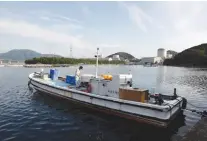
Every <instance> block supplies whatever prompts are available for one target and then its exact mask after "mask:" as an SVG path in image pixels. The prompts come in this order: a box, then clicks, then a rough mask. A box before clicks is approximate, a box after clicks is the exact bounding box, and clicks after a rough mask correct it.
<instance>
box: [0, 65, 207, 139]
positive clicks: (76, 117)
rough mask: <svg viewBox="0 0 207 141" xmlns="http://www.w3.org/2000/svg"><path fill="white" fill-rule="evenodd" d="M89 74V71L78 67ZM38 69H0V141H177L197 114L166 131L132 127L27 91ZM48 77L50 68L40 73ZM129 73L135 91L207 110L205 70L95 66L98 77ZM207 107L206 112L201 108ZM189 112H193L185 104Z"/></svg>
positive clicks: (182, 117) (186, 114) (187, 114)
mask: <svg viewBox="0 0 207 141" xmlns="http://www.w3.org/2000/svg"><path fill="white" fill-rule="evenodd" d="M77 67H78V66H73V67H68V68H58V69H59V70H60V75H62V76H65V75H66V74H74V72H75V69H76V68H77ZM83 67H84V70H83V73H94V74H95V67H94V66H83ZM35 71H40V68H23V67H1V68H0V141H152V140H156V141H178V140H180V139H181V138H182V137H183V136H184V135H185V134H186V133H187V131H188V130H189V129H190V128H191V127H192V126H193V125H195V124H196V123H197V122H198V121H199V119H200V118H201V117H200V115H198V114H196V113H192V112H187V111H184V113H183V115H180V116H178V117H177V118H176V120H174V121H173V123H172V124H171V125H170V127H169V128H167V129H160V128H156V127H153V126H150V125H146V124H142V123H137V122H133V121H129V120H125V119H122V118H118V117H115V116H111V115H105V114H103V113H99V112H97V111H93V110H90V109H87V108H83V107H81V106H79V105H75V104H73V103H70V102H68V101H67V100H61V99H58V98H54V97H50V96H47V95H44V94H40V93H37V92H35V91H33V92H31V91H29V89H28V86H27V84H28V75H29V74H30V73H32V72H35ZM44 71H45V72H49V68H45V69H44ZM128 72H131V73H132V74H133V83H134V86H136V87H139V88H147V89H149V90H150V91H151V90H152V88H156V91H157V92H161V93H165V94H172V93H173V88H177V94H178V95H180V96H184V97H186V98H187V100H188V102H190V103H191V104H194V105H196V106H200V107H201V108H200V109H201V110H204V109H205V110H206V109H207V70H206V69H198V68H181V67H143V66H124V65H120V66H118V65H117V66H115V65H103V66H99V73H100V74H103V73H111V74H115V73H128ZM205 107H206V108H205ZM188 108H194V107H192V106H190V105H188Z"/></svg>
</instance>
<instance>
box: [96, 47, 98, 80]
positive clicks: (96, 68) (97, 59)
mask: <svg viewBox="0 0 207 141" xmlns="http://www.w3.org/2000/svg"><path fill="white" fill-rule="evenodd" d="M98 51H99V48H97V54H96V78H98Z"/></svg>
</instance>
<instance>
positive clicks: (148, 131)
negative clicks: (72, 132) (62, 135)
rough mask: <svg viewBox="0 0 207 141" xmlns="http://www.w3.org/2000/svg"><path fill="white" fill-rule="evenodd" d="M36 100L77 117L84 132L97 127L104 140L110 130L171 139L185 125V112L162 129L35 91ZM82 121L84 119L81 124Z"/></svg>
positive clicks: (145, 140)
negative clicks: (95, 125)
mask: <svg viewBox="0 0 207 141" xmlns="http://www.w3.org/2000/svg"><path fill="white" fill-rule="evenodd" d="M34 100H36V101H38V102H40V103H44V104H45V105H48V106H49V107H50V108H52V109H55V110H58V111H59V112H60V113H61V112H65V114H68V115H70V117H75V118H73V120H74V122H75V123H76V125H78V128H80V129H82V128H84V130H85V131H84V132H89V131H88V128H96V130H99V134H98V135H95V136H96V137H100V135H101V139H103V140H104V139H105V138H106V136H105V134H106V133H108V132H110V133H113V134H117V135H119V136H120V138H121V140H129V141H137V140H139V141H150V140H151V139H153V140H160V141H170V140H171V137H172V135H173V134H175V133H177V132H178V129H179V128H180V127H181V126H184V125H185V121H184V120H185V116H184V115H183V113H181V114H180V115H179V116H178V117H177V118H176V119H175V120H173V121H172V123H171V124H170V125H169V127H168V128H167V129H162V128H158V127H154V126H151V125H146V124H143V123H139V122H135V121H130V120H127V119H123V118H119V117H117V116H113V115H106V114H103V113H101V112H98V111H94V110H92V109H89V108H85V107H83V106H81V105H77V104H74V103H72V102H69V101H67V100H63V99H60V98H56V97H51V96H48V95H47V94H44V93H37V92H36V93H34ZM80 121H82V122H81V124H80ZM56 122H57V121H56ZM58 122H61V121H58ZM92 124H98V126H99V127H98V128H97V127H91V126H93V125H92ZM89 126H90V127H89ZM149 135H150V136H149Z"/></svg>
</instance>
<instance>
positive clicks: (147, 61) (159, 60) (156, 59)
mask: <svg viewBox="0 0 207 141" xmlns="http://www.w3.org/2000/svg"><path fill="white" fill-rule="evenodd" d="M162 61H163V59H162V58H161V57H143V58H142V59H141V61H140V62H139V64H140V65H145V64H160V63H162Z"/></svg>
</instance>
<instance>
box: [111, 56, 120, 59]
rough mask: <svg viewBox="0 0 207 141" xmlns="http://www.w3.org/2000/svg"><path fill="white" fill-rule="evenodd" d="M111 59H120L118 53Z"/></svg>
mask: <svg viewBox="0 0 207 141" xmlns="http://www.w3.org/2000/svg"><path fill="white" fill-rule="evenodd" d="M112 59H113V60H120V57H119V55H113V57H112Z"/></svg>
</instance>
